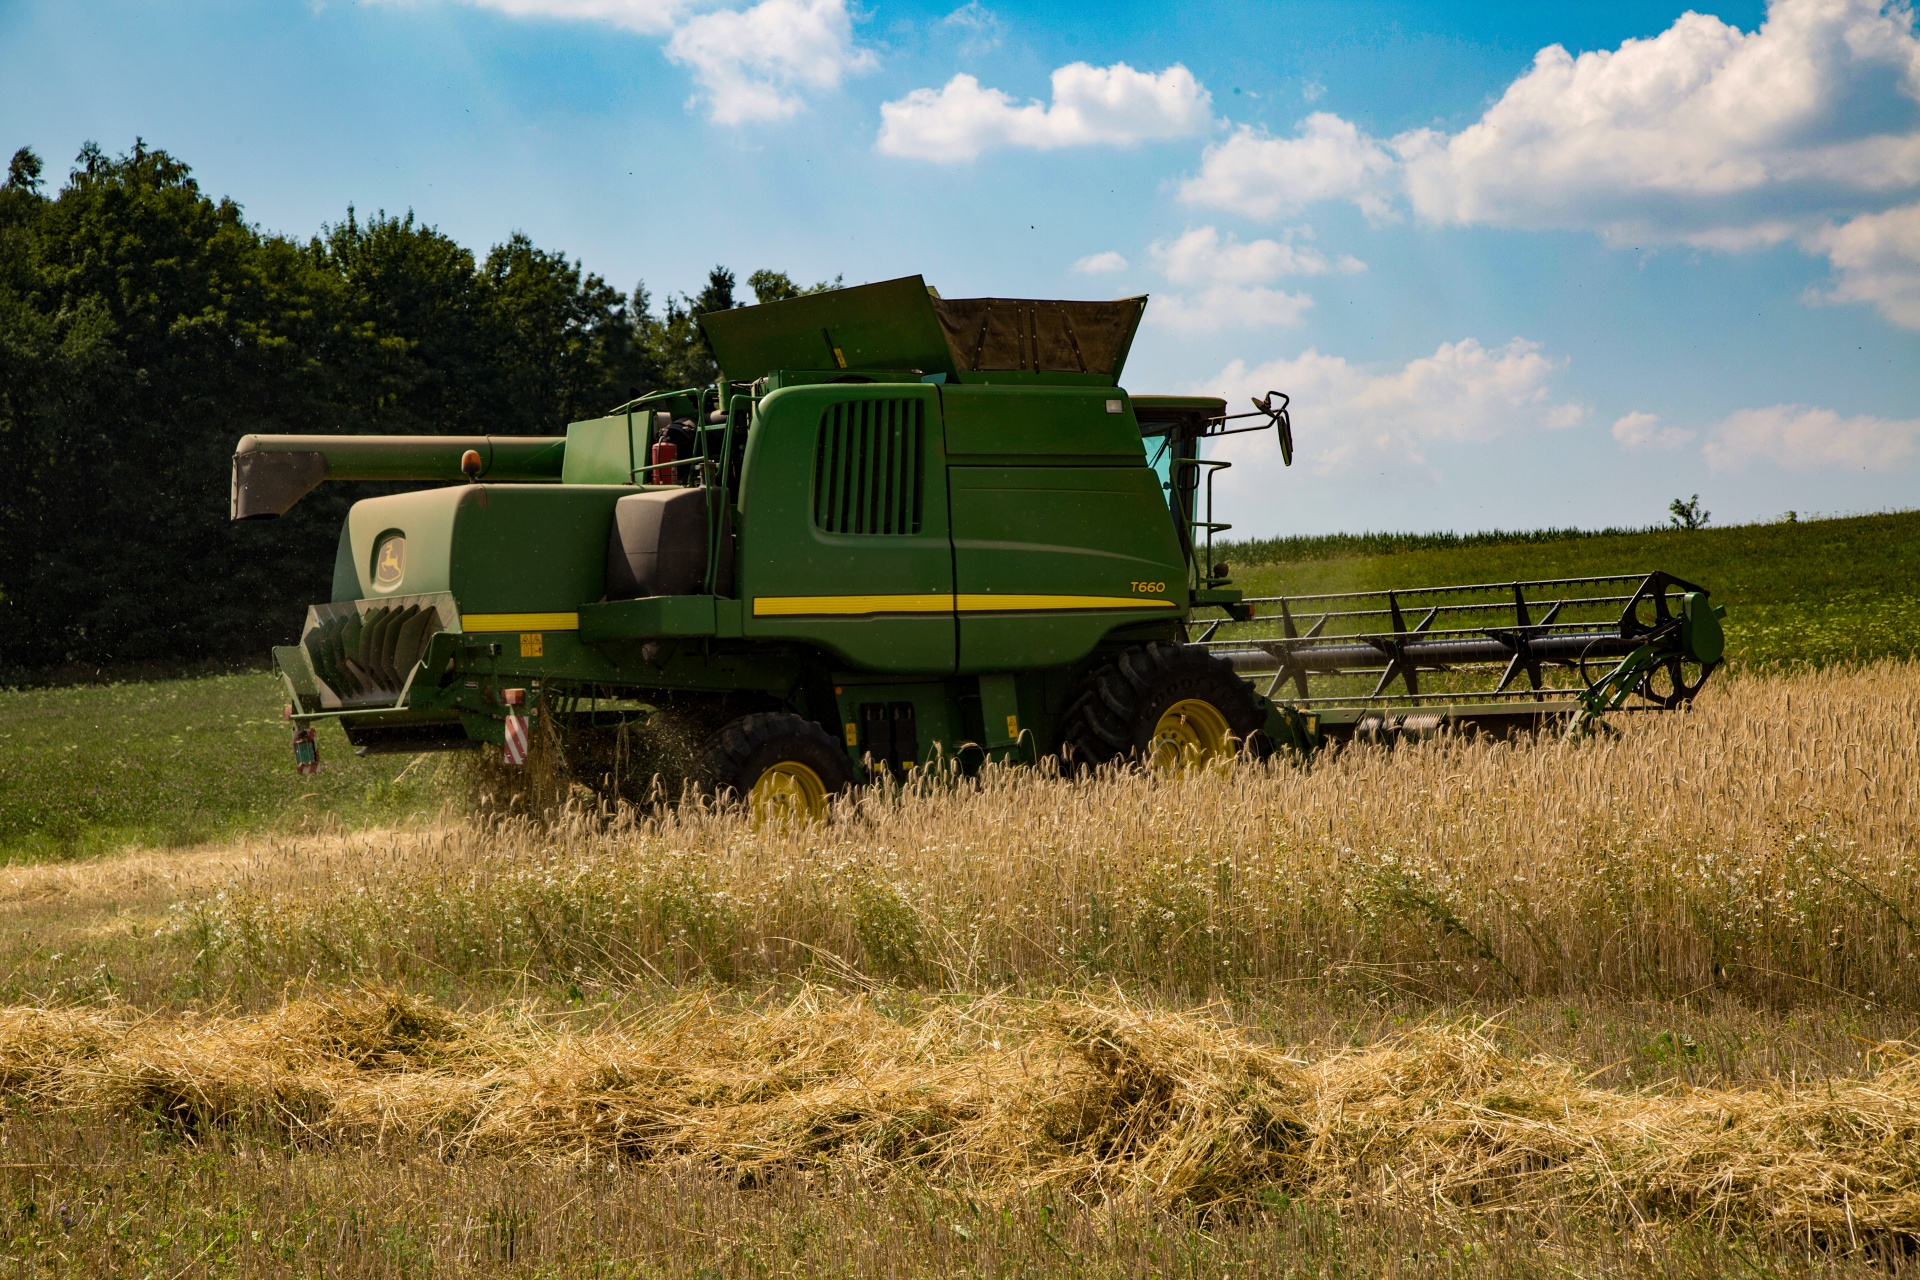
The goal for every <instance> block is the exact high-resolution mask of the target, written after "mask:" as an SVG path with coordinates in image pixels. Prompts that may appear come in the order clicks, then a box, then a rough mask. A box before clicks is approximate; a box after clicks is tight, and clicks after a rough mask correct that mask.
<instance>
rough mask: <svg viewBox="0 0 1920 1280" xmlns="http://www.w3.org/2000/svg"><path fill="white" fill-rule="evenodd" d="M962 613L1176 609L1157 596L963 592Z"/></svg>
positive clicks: (961, 597) (960, 605) (1173, 604)
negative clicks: (1033, 594) (985, 593)
mask: <svg viewBox="0 0 1920 1280" xmlns="http://www.w3.org/2000/svg"><path fill="white" fill-rule="evenodd" d="M955 599H956V600H957V601H958V602H959V609H960V612H961V613H1013V612H1017V611H1023V610H1030V609H1174V608H1178V607H1179V606H1178V605H1176V604H1175V603H1174V602H1173V601H1171V600H1159V599H1156V598H1154V597H1153V596H1021V595H1012V594H1007V595H961V596H956V597H955Z"/></svg>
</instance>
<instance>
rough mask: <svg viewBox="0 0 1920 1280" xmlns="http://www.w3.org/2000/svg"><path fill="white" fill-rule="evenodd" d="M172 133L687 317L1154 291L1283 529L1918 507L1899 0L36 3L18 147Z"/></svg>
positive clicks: (1144, 382)
mask: <svg viewBox="0 0 1920 1280" xmlns="http://www.w3.org/2000/svg"><path fill="white" fill-rule="evenodd" d="M1095 15H1097V16H1095ZM135 136H143V137H145V138H146V139H147V140H148V141H149V142H150V143H152V144H154V145H158V146H162V147H165V148H167V149H168V150H170V151H172V152H174V153H175V154H177V155H178V156H180V157H181V158H182V159H185V160H186V161H188V162H189V163H190V164H192V165H193V166H194V168H195V170H196V172H197V174H198V175H199V177H200V179H201V181H202V183H203V184H204V185H205V186H206V188H207V189H209V190H210V191H213V192H216V193H220V194H227V195H231V196H233V197H234V198H235V199H237V200H238V201H240V203H241V204H242V205H243V206H244V207H245V208H246V210H247V213H248V216H249V217H251V218H253V219H254V220H256V221H257V222H259V223H260V224H261V225H263V226H265V227H268V228H270V229H274V230H279V231H285V232H289V233H294V234H300V235H305V234H310V233H312V232H313V231H315V230H317V229H318V228H319V226H320V225H321V224H322V223H325V222H329V221H333V220H337V219H338V218H340V217H341V216H342V215H343V214H344V212H345V210H346V208H347V206H348V205H349V204H353V205H355V206H357V207H358V208H360V209H361V210H363V211H370V210H376V209H386V210H389V211H392V212H401V211H405V210H408V209H411V210H413V211H415V212H416V213H417V214H418V215H419V216H420V217H421V218H422V219H424V220H426V221H428V222H430V223H433V224H435V225H437V226H439V227H441V228H442V229H443V230H445V231H447V232H448V233H450V234H452V235H454V236H455V237H457V238H459V239H460V240H462V241H464V242H466V243H468V244H470V245H472V246H473V247H475V248H476V249H477V250H484V249H485V248H486V246H488V245H490V244H492V243H495V242H497V241H499V240H501V239H503V238H504V237H506V236H507V235H508V234H510V233H511V232H513V231H515V230H523V231H525V232H527V233H528V234H529V235H531V236H532V237H533V238H534V240H535V241H536V242H537V243H539V244H541V245H543V246H546V247H550V248H559V249H564V250H566V251H567V252H569V253H571V254H574V255H576V256H578V257H579V258H581V259H582V260H583V261H584V263H585V264H586V266H587V267H588V268H589V269H591V270H593V271H596V272H598V273H600V274H601V275H603V276H605V277H606V278H607V279H608V280H609V281H610V282H612V283H614V284H615V285H616V286H619V287H621V288H631V287H632V285H633V284H634V283H635V282H636V281H637V280H640V279H642V278H644V279H645V281H646V282H647V284H648V286H649V288H650V289H652V290H653V292H654V295H655V296H656V298H657V297H659V296H661V295H662V294H665V293H668V292H680V291H687V290H692V289H695V288H697V287H698V285H699V284H700V282H701V281H702V280H703V278H704V275H705V272H706V270H707V268H708V267H709V266H711V265H712V264H714V263H716V262H721V263H725V264H727V265H729V266H732V267H733V268H735V269H736V270H737V271H739V272H740V273H742V275H744V274H745V273H746V272H748V271H751V270H753V269H755V268H757V267H762V266H769V267H775V268H779V269H782V270H786V271H789V272H791V273H793V274H794V275H796V276H799V277H804V278H806V279H820V278H826V277H831V276H835V275H840V276H844V278H845V279H846V280H848V281H849V282H859V281H864V280H877V279H885V278H888V277H892V276H896V275H903V274H908V273H911V272H916V271H917V272H920V273H922V274H924V275H925V276H926V277H927V279H928V280H929V281H930V282H931V283H933V284H935V285H936V286H937V287H938V288H940V290H941V291H942V292H943V293H945V294H947V295H948V296H965V295H970V294H977V293H994V294H1001V295H1027V296H1069V297H1106V296H1115V295H1119V294H1125V293H1135V292H1147V293H1150V294H1152V295H1153V297H1154V302H1153V303H1152V304H1151V305H1150V306H1149V307H1148V313H1147V314H1148V320H1147V324H1146V327H1145V328H1144V330H1143V332H1142V335H1141V338H1140V340H1139V342H1138V343H1137V344H1136V346H1135V348H1134V355H1133V359H1132V362H1131V364H1130V367H1129V371H1128V377H1127V383H1128V385H1129V386H1130V387H1131V388H1132V389H1133V390H1135V391H1190V390H1217V391H1219V392H1222V393H1226V394H1232V395H1234V396H1244V395H1247V394H1252V393H1256V392H1260V391H1265V390H1267V389H1268V388H1270V387H1271V388H1277V389H1279V390H1283V391H1287V392H1289V393H1291V394H1292V395H1293V397H1294V403H1295V409H1296V412H1295V424H1296V425H1295V433H1296V437H1297V439H1298V441H1299V458H1298V461H1297V464H1296V465H1295V466H1294V467H1293V468H1292V469H1291V470H1289V471H1283V470H1282V469H1281V468H1280V467H1279V465H1278V460H1277V457H1276V456H1275V454H1274V450H1273V449H1272V446H1271V444H1270V443H1269V442H1268V441H1267V440H1266V439H1265V438H1248V439H1247V440H1245V441H1242V442H1237V443H1236V448H1235V451H1234V453H1233V454H1232V456H1233V457H1234V458H1235V459H1236V462H1237V465H1236V467H1235V469H1234V471H1233V472H1232V473H1230V476H1229V477H1228V478H1227V479H1224V480H1223V489H1224V493H1225V502H1226V504H1227V506H1228V508H1229V509H1228V511H1227V513H1226V514H1227V516H1228V518H1230V519H1232V520H1233V521H1234V522H1235V524H1236V525H1237V527H1238V529H1239V530H1240V531H1242V532H1256V533H1273V532H1313V531H1323V530H1338V529H1347V530H1357V529H1377V528H1410V529H1430V528H1462V529H1466V528H1484V527H1491V526H1503V527H1517V526H1536V525H1543V524H1581V525H1601V524H1642V523H1649V522H1654V521H1658V520H1660V519H1662V518H1663V517H1664V512H1665V507H1666V504H1667V501H1668V500H1669V499H1670V498H1673V497H1675V496H1685V495H1688V494H1691V493H1694V492H1698V493H1700V495H1701V497H1702V501H1703V503H1704V505H1706V506H1707V507H1708V508H1710V509H1711V510H1712V511H1713V512H1714V513H1715V519H1716V521H1717V522H1719V523H1728V522H1733V521H1741V520H1754V519H1766V518H1771V517H1775V516H1777V515H1779V514H1780V513H1781V512H1784V511H1786V510H1788V509H1790V508H1791V509H1796V510H1798V511H1800V512H1802V513H1813V512H1844V511H1861V510H1875V509H1884V508H1889V507H1912V506H1920V496H1916V495H1920V484H1917V483H1916V482H1917V481H1920V36H1916V32H1915V29H1914V24H1913V19H1912V15H1911V13H1910V12H1908V11H1907V10H1904V9H1902V8H1899V7H1897V6H1891V7H1890V6H1883V5H1881V4H1879V3H1877V0H1773V2H1772V3H1771V4H1770V5H1769V4H1765V3H1749V2H1746V0H1742V2H1741V3H1737V4H1721V5H1715V4H1712V3H1708V4H1705V5H1703V6H1702V8H1701V9H1700V10H1699V11H1696V12H1691V13H1690V12H1689V11H1687V10H1686V9H1685V7H1684V6H1682V5H1680V4H1654V3H1615V4H1608V5H1593V6H1589V7H1586V8H1581V7H1578V6H1573V5H1517V4H1515V5H1501V4H1490V3H1480V4H1471V5H1468V4H1459V5H1453V4H1421V5H1413V4H1368V3H1357V2H1351V0H1349V2H1343V3H1337V4H1336V3H1312V4H1307V3H1280V4H1265V5H1252V4H1244V5H1213V6H1208V5H1198V4H1195V5H1180V6H1174V5H1167V4H1165V3H1164V2H1162V3H1154V4H1117V5H1102V6H1099V7H1098V8H1094V7H1091V6H1088V7H1078V6H1059V5H1015V4H995V5H992V6H988V5H986V4H985V3H972V4H968V5H965V6H964V7H958V8H956V7H955V6H954V4H953V3H952V0H946V2H945V3H940V4H932V5H917V4H893V3H887V2H886V0H869V3H865V4H860V5H849V4H847V3H845V0H759V3H750V2H749V0H731V5H729V4H728V3H726V2H725V0H367V2H359V3H355V2H349V0H324V2H322V0H310V2H308V3H300V2H299V0H278V2H272V3H270V2H268V0H89V2H88V3H71V2H68V3H55V2H51V0H0V146H4V147H5V148H7V149H8V150H11V149H12V148H13V147H17V146H22V145H26V146H32V147H34V148H35V149H36V150H38V151H39V152H40V153H41V154H42V155H43V156H44V157H45V158H46V159H47V160H48V161H49V166H50V168H53V169H55V170H56V171H57V170H59V169H60V167H61V166H62V165H63V164H64V163H65V162H67V161H68V160H69V159H70V158H71V157H72V156H73V154H74V153H75V152H77V151H78V149H79V148H80V146H81V144H82V143H84V142H86V141H88V140H95V141H98V142H99V143H100V144H101V145H103V146H105V147H107V148H108V149H109V150H113V151H119V150H124V149H125V148H126V147H127V146H128V145H130V144H131V143H132V141H133V139H134V137H135Z"/></svg>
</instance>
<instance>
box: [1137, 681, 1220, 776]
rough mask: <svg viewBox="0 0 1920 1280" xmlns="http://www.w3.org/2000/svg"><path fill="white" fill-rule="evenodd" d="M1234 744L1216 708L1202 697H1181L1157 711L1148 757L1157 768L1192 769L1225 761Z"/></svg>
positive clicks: (1170, 769)
mask: <svg viewBox="0 0 1920 1280" xmlns="http://www.w3.org/2000/svg"><path fill="white" fill-rule="evenodd" d="M1236 746H1237V744H1236V743H1235V742H1234V740H1233V732H1232V731H1231V730H1230V729H1228V728H1227V718H1226V717H1225V716H1223V715H1221V714H1220V710H1219V708H1217V707H1215V706H1214V705H1213V704H1212V703H1211V702H1208V701H1206V700H1205V699H1202V698H1182V699H1181V700H1180V701H1178V702H1176V703H1174V704H1173V705H1172V706H1170V707H1168V708H1167V709H1166V710H1165V711H1163V712H1161V713H1160V721H1159V723H1158V724H1156V725H1154V726H1153V741H1152V742H1151V743H1150V744H1149V745H1148V747H1147V758H1148V760H1149V761H1151V762H1152V764H1153V767H1154V768H1156V769H1164V770H1167V771H1169V772H1172V771H1174V770H1178V769H1192V768H1197V767H1199V766H1202V765H1207V764H1212V763H1213V762H1214V761H1216V760H1224V759H1226V758H1227V757H1229V756H1231V755H1232V754H1233V752H1234V750H1235V749H1236Z"/></svg>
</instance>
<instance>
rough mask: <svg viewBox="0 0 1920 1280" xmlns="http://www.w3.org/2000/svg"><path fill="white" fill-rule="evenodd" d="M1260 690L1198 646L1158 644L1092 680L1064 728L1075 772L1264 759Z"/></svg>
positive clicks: (1124, 657)
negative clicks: (1251, 755)
mask: <svg viewBox="0 0 1920 1280" xmlns="http://www.w3.org/2000/svg"><path fill="white" fill-rule="evenodd" d="M1264 721H1265V717H1264V716H1262V715H1261V712H1260V707H1259V704H1258V702H1256V701H1255V699H1254V696H1253V690H1252V688H1251V687H1249V686H1248V684H1247V682H1246V681H1244V680H1242V679H1241V678H1240V677H1239V676H1237V675H1235V674H1234V672H1233V668H1232V666H1230V665H1229V664H1228V663H1227V661H1226V660H1225V659H1224V658H1216V657H1214V656H1213V655H1212V654H1210V653H1208V652H1207V651H1206V650H1205V649H1202V648H1200V647H1198V646H1197V645H1186V644H1168V643H1165V642H1161V641H1155V642H1154V643H1152V644H1148V645H1143V646H1141V647H1140V648H1138V649H1129V650H1127V651H1126V652H1125V653H1122V654H1121V655H1120V656H1119V657H1118V658H1115V659H1114V660H1113V661H1112V662H1109V663H1108V664H1107V665H1105V666H1103V667H1101V668H1099V669H1098V670H1096V671H1095V672H1094V673H1093V674H1092V675H1090V676H1088V677H1087V679H1086V681H1085V683H1083V684H1082V685H1081V687H1080V690H1079V692H1078V694H1077V695H1076V696H1075V697H1074V700H1073V702H1072V704H1071V705H1069V706H1068V708H1067V713H1066V716H1065V717H1064V719H1063V721H1062V724H1061V735H1060V740H1061V753H1062V755H1063V756H1064V757H1065V761H1066V766H1067V768H1068V769H1069V770H1076V769H1086V768H1092V767H1095V766H1098V765H1103V764H1109V763H1113V762H1116V761H1137V762H1141V763H1144V764H1146V765H1148V766H1149V767H1151V768H1155V769H1164V770H1169V771H1171V770H1177V769H1187V768H1193V767H1195V766H1200V765H1206V764H1210V763H1213V762H1215V761H1219V760H1224V759H1229V758H1231V757H1232V756H1234V755H1236V754H1238V753H1239V752H1240V751H1242V750H1252V751H1254V752H1256V753H1259V754H1264V749H1265V746H1266V735H1265V734H1264V733H1263V732H1262V731H1261V726H1262V724H1263V723H1264Z"/></svg>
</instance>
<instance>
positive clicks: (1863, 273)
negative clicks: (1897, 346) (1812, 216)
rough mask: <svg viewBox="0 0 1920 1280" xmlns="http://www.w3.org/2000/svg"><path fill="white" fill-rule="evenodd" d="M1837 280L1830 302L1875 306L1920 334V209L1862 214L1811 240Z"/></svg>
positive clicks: (1824, 229) (1827, 298)
mask: <svg viewBox="0 0 1920 1280" xmlns="http://www.w3.org/2000/svg"><path fill="white" fill-rule="evenodd" d="M1807 242H1808V245H1809V247H1810V248H1813V249H1815V250H1817V251H1818V252H1821V253H1824V254H1826V256H1827V260H1828V261H1829V262H1831V263H1832V264H1833V269H1834V274H1835V276H1836V277H1837V279H1836V281H1835V283H1834V286H1833V288H1831V289H1830V290H1828V291H1827V292H1825V293H1823V294H1820V295H1818V296H1819V297H1820V298H1821V299H1822V300H1824V301H1827V302H1870V303H1872V304H1873V305H1874V306H1876V307H1878V308H1879V309H1880V314H1881V315H1883V316H1885V317H1886V318H1887V319H1889V320H1891V321H1893V323H1895V324H1897V325H1900V326H1902V327H1903V328H1907V329H1920V204H1910V205H1906V206H1905V207H1903V208H1899V209H1889V210H1887V211H1886V212H1885V213H1870V214H1863V215H1862V216H1860V217H1858V218H1854V219H1852V220H1850V221H1848V222H1845V223H1842V224H1840V225H1839V226H1829V227H1822V228H1820V229H1819V230H1817V231H1815V232H1813V233H1812V234H1811V235H1809V236H1808V237H1807Z"/></svg>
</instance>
